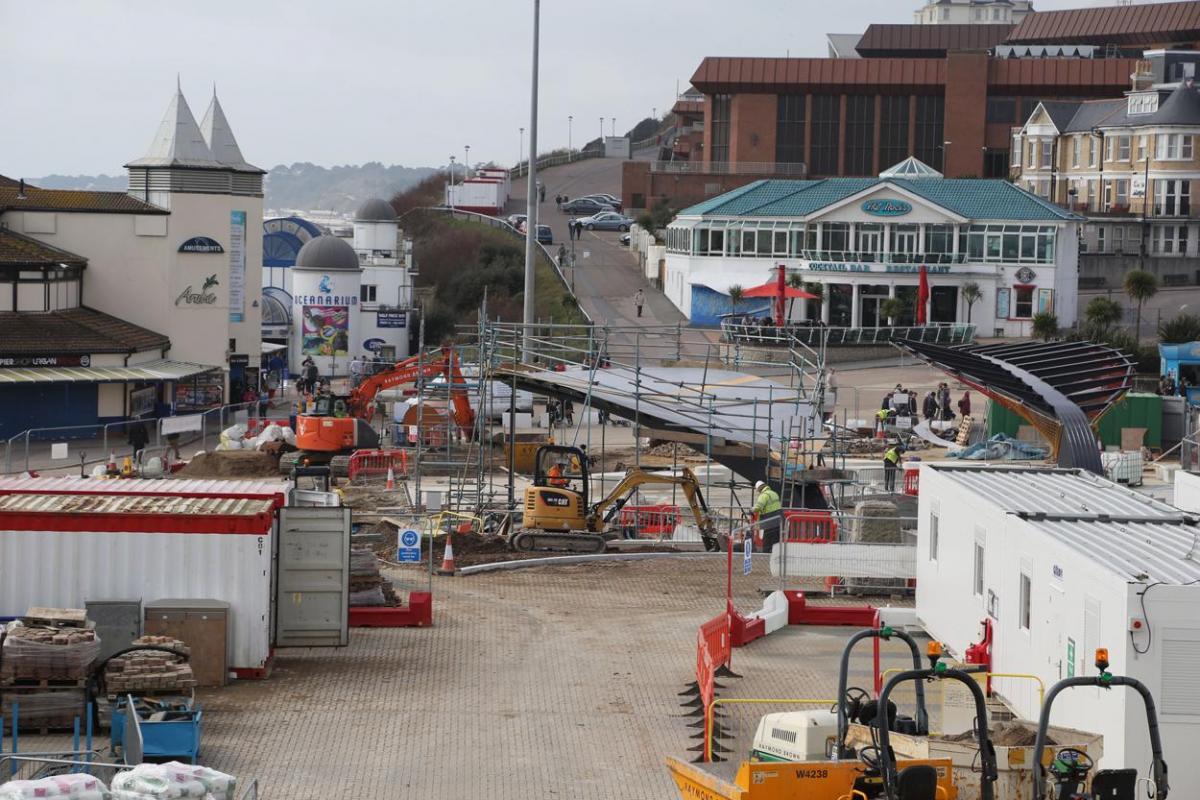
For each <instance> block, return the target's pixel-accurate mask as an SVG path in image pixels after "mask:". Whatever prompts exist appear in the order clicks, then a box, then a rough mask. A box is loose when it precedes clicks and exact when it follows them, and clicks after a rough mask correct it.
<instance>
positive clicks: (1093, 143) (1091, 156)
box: [1088, 136, 1100, 167]
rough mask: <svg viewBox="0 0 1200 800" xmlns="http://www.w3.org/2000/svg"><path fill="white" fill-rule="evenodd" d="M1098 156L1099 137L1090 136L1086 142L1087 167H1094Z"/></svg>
mask: <svg viewBox="0 0 1200 800" xmlns="http://www.w3.org/2000/svg"><path fill="white" fill-rule="evenodd" d="M1099 154H1100V137H1098V136H1092V137H1090V138H1089V140H1088V166H1089V167H1095V166H1096V160H1097V157H1098V156H1099Z"/></svg>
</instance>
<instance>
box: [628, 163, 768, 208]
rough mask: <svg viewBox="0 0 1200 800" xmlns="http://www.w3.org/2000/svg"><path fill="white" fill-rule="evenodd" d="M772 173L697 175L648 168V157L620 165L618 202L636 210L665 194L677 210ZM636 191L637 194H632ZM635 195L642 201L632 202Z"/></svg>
mask: <svg viewBox="0 0 1200 800" xmlns="http://www.w3.org/2000/svg"><path fill="white" fill-rule="evenodd" d="M770 177H779V176H772V175H697V174H679V175H672V174H663V173H652V172H650V162H648V161H626V162H625V163H624V164H622V165H621V203H622V205H624V206H625V212H626V213H628V214H636V213H637V211H639V210H640V209H643V208H648V207H650V206H651V205H653V204H654V203H655V202H656V201H658V200H661V199H663V198H666V199H667V200H668V201H669V202H670V204H671V207H672V208H674V209H676V210H679V209H683V208H685V207H687V206H690V205H694V204H696V203H699V202H700V201H701V200H707V199H708V198H710V197H715V196H716V195H719V194H721V193H723V192H728V191H731V190H733V189H736V188H738V187H739V186H745V185H746V184H748V183H752V182H754V181H757V180H761V179H762V178H770ZM635 195H637V197H635ZM635 199H638V200H641V201H642V202H641V203H640V204H639V203H635V202H634V200H635Z"/></svg>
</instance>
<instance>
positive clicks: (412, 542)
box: [400, 530, 421, 547]
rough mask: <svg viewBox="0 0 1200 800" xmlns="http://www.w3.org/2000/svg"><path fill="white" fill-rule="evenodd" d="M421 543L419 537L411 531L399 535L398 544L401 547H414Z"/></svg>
mask: <svg viewBox="0 0 1200 800" xmlns="http://www.w3.org/2000/svg"><path fill="white" fill-rule="evenodd" d="M420 541H421V535H420V534H419V533H417V532H416V531H413V530H408V531H405V532H404V533H402V534H400V544H401V546H403V547H416V546H417V543H418V542H420Z"/></svg>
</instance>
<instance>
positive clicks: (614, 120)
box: [612, 117, 617, 138]
mask: <svg viewBox="0 0 1200 800" xmlns="http://www.w3.org/2000/svg"><path fill="white" fill-rule="evenodd" d="M612 135H613V138H616V135H617V118H616V117H613V118H612Z"/></svg>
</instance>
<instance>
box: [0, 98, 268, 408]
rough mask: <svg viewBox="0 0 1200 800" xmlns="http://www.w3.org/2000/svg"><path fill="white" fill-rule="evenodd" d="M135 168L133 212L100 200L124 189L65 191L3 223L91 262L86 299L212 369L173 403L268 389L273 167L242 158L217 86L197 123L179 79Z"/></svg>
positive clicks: (180, 390)
mask: <svg viewBox="0 0 1200 800" xmlns="http://www.w3.org/2000/svg"><path fill="white" fill-rule="evenodd" d="M126 168H127V169H128V171H129V189H128V195H129V196H131V197H132V198H136V200H137V201H139V202H136V203H130V205H131V206H132V208H131V209H129V210H124V211H123V212H122V213H114V212H113V211H112V208H116V207H118V206H120V204H119V203H116V202H114V201H113V198H110V197H103V198H102V197H99V195H101V194H113V193H97V192H91V193H87V192H73V193H72V192H66V193H61V192H60V193H58V195H56V198H57V199H56V200H55V201H54V202H55V203H58V204H59V205H60V206H61V210H55V209H54V208H42V209H39V210H36V211H33V210H31V211H25V212H13V211H9V212H6V213H5V214H4V220H3V222H4V223H5V224H6V225H8V226H9V227H10V228H12V229H13V230H15V231H17V232H18V233H22V234H25V235H27V236H30V237H33V238H35V239H38V240H40V241H43V242H45V243H46V244H49V245H51V246H53V247H56V248H60V249H62V250H66V251H69V252H71V253H77V254H79V255H80V256H83V257H84V258H86V259H87V268H86V270H85V271H84V274H83V285H82V290H81V291H82V298H81V302H82V304H83V305H86V306H88V307H90V308H94V309H99V310H101V311H103V312H105V313H107V314H110V315H112V316H114V317H117V318H120V319H122V320H125V321H127V322H129V323H132V324H134V325H137V326H140V327H142V328H146V329H149V330H150V331H154V332H156V333H159V334H163V335H166V336H167V337H168V338H169V339H170V349H169V357H170V358H171V359H173V360H175V361H179V362H187V363H190V364H194V365H198V366H200V367H205V368H208V372H207V374H205V375H204V376H203V378H202V379H197V381H195V382H194V383H193V385H192V386H191V387H190V388H189V387H188V386H187V385H185V383H184V382H181V383H180V384H179V385H178V386H177V387H175V391H176V392H177V398H176V397H172V398H167V397H161V398H159V400H160V402H161V403H164V404H167V405H170V404H171V403H173V402H174V401H175V400H176V399H180V400H181V402H180V403H179V405H180V406H181V407H182V408H186V407H195V406H196V405H211V404H212V403H213V402H215V401H217V400H221V399H226V400H227V399H228V398H231V397H232V398H234V399H235V400H236V399H240V398H241V395H242V392H243V390H244V389H245V388H246V387H247V386H251V387H253V388H257V381H258V374H257V370H258V367H259V364H260V353H261V341H260V340H261V307H260V306H261V303H260V297H261V293H262V269H261V264H262V235H263V234H262V230H263V229H262V212H263V191H262V185H263V175H264V174H265V172H264V171H263V170H261V169H259V168H258V167H255V166H253V165H251V164H249V163H247V162H246V160H245V158H244V157H243V156H242V153H241V149H240V148H239V147H238V143H237V139H236V138H235V137H234V135H233V131H232V129H231V127H230V125H229V121H228V119H227V118H226V117H225V112H224V111H223V110H222V108H221V104H220V102H219V101H218V100H217V96H216V92H215V89H214V93H213V97H212V100H211V102H210V103H209V106H208V110H207V112H206V113H205V115H204V118H203V121H202V122H201V123H199V124H197V122H196V119H195V117H194V116H193V115H192V111H191V108H190V107H189V106H188V102H187V100H186V99H185V98H184V96H183V92H182V90H181V89H180V88H179V87H178V86H177V87H176V91H175V93H174V96H173V97H172V98H171V101H170V103H169V104H168V105H167V111H166V114H165V115H164V116H163V118H162V122H161V123H160V124H159V127H158V130H157V132H156V133H155V135H154V138H153V140H152V141H151V144H150V147H149V149H148V150H147V151H146V153H145V155H143V156H142V157H141V158H138V159H135V160H133V161H131V162H129V163H128V164H126ZM60 195H61V196H60ZM139 209H141V210H142V211H139ZM163 212H166V213H163ZM200 382H203V384H204V385H203V387H201V386H200ZM217 386H219V387H220V395H221V397H216V394H217V388H216V387H217ZM198 398H199V400H198ZM200 401H202V402H200ZM117 405H119V404H118V403H116V402H115V401H114V403H113V404H112V406H113V408H114V409H115V408H116V407H117ZM102 416H111V415H105V414H102Z"/></svg>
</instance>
